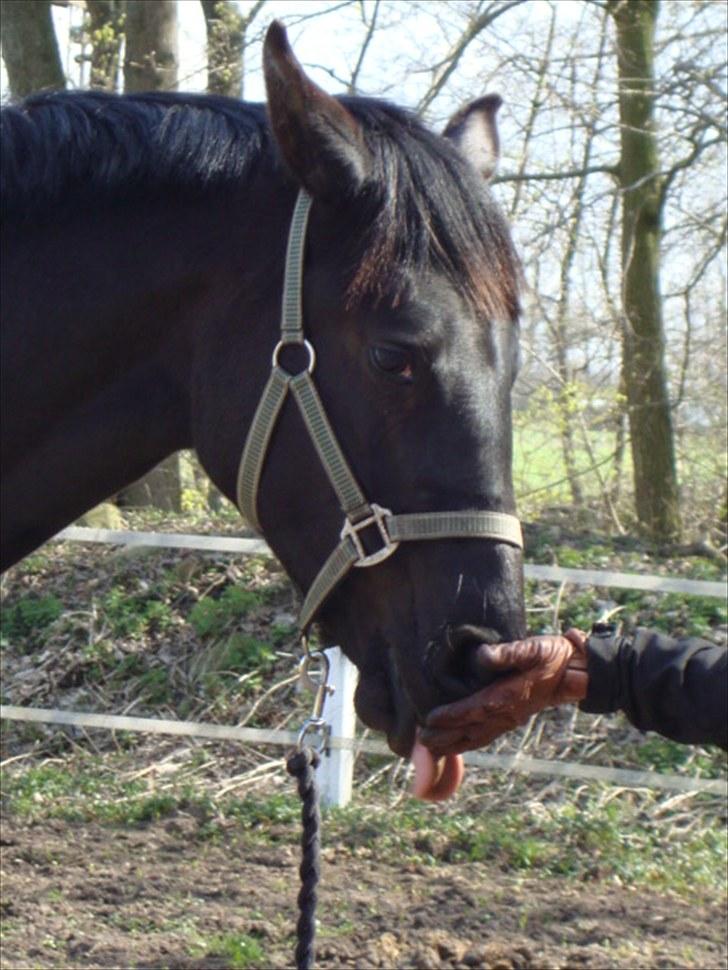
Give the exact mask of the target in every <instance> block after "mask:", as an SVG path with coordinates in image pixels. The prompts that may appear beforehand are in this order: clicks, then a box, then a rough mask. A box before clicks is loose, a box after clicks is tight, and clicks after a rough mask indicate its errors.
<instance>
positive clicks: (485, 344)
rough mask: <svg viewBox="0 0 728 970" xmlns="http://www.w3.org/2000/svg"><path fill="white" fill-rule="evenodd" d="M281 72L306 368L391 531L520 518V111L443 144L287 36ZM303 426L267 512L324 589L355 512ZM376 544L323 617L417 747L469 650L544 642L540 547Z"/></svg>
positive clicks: (274, 532) (470, 113)
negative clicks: (498, 173)
mask: <svg viewBox="0 0 728 970" xmlns="http://www.w3.org/2000/svg"><path fill="white" fill-rule="evenodd" d="M264 67H265V77H266V84H267V92H268V115H269V123H270V129H271V131H272V134H273V138H274V142H275V147H276V151H277V155H278V163H279V177H280V179H281V180H282V184H283V188H284V191H287V192H288V193H289V196H288V197H290V198H291V199H293V198H295V193H296V192H299V191H300V190H303V191H304V192H305V193H306V194H307V196H308V197H310V199H311V200H312V202H311V209H310V216H309V222H308V228H307V230H306V238H305V261H303V270H302V297H301V302H302V306H301V311H302V327H303V333H304V334H305V338H306V340H307V341H309V342H310V347H309V348H308V349H306V351H305V352H303V350H302V348H303V346H304V345H303V343H302V341H301V348H300V349H301V351H302V353H301V354H299V357H301V358H302V359H301V360H299V361H298V362H295V361H291V362H290V363H286V365H285V366H286V367H290V372H291V373H294V372H295V371H296V370H297V369H298V370H301V371H302V372H303V370H306V369H309V370H312V371H313V372H312V375H311V381H312V382H314V383H315V389H316V390H315V393H316V394H317V395H318V397H319V398H320V402H321V407H320V411H321V413H323V414H325V416H326V419H327V420H328V422H329V424H330V427H331V429H332V430H333V436H334V437H335V439H336V442H337V443H338V445H339V446H340V448H341V451H342V453H343V455H345V461H346V463H347V464H348V468H349V469H350V471H351V476H352V478H353V479H354V480H355V482H356V483H357V484H358V486H359V487H360V490H361V493H362V494H363V495H364V496H366V500H367V501H368V502H370V503H376V504H375V505H374V504H373V505H372V506H371V507H372V508H378V507H382V508H385V509H387V510H390V511H391V513H392V516H393V519H392V521H394V520H395V519H396V518H397V516H401V517H402V518H404V517H406V516H414V517H418V516H419V517H421V516H420V514H423V515H424V514H429V513H445V512H447V513H454V514H456V516H457V515H459V516H460V517H461V518H463V519H464V520H468V516H469V515H472V516H477V515H479V514H481V513H484V512H491V513H499V514H501V515H502V516H503V518H510V517H511V516H512V514H513V511H514V497H513V487H512V481H511V417H510V392H511V385H512V382H513V380H514V377H515V374H516V369H517V356H518V354H517V341H518V313H519V305H518V288H519V282H520V270H519V263H518V259H517V257H516V255H515V252H514V249H513V246H512V243H511V240H510V236H509V233H508V229H507V227H506V224H505V222H504V220H503V218H502V216H501V215H500V212H499V211H498V209H497V207H496V205H495V204H494V202H493V199H492V197H491V195H490V191H489V189H488V186H487V178H488V176H489V175H490V174H491V173H492V171H493V168H494V165H495V159H496V157H497V132H496V127H495V113H496V111H497V109H498V107H499V105H500V99H499V98H497V97H495V96H490V97H487V98H482V99H480V100H479V101H475V102H473V103H472V104H470V105H468V106H466V107H465V108H464V109H463V110H462V111H460V112H459V113H458V114H457V115H456V116H455V117H454V118H453V119H452V121H451V122H450V123H449V124H448V126H447V128H446V129H445V132H444V135H443V136H438V135H435V134H433V133H431V132H429V131H428V130H427V129H425V128H424V127H423V126H422V125H421V124H420V123H419V121H417V120H416V119H415V118H414V117H412V116H411V115H409V114H407V113H406V112H403V111H402V110H401V109H396V108H393V107H392V106H390V105H387V104H386V103H383V102H378V101H374V100H371V99H364V98H348V97H347V98H334V97H331V96H329V95H328V94H326V93H325V92H324V91H322V90H321V89H319V88H318V87H317V86H316V85H315V84H313V82H312V81H311V80H310V79H309V78H308V77H307V76H306V74H305V73H304V71H303V69H302V67H301V65H300V64H299V63H298V61H297V60H296V58H295V56H294V55H293V52H292V51H291V49H290V47H289V45H288V41H287V38H286V35H285V31H284V30H283V28H282V27H280V26H279V25H278V24H273V26H272V27H271V28H270V30H269V33H268V36H267V39H266V44H265V49H264ZM271 339H272V338H271ZM284 344H285V341H284ZM272 347H273V344H272V345H271V349H272ZM282 349H283V350H284V351H285V350H286V349H291V348H286V347H285V346H283V348H282ZM292 349H293V350H294V351H295V350H296V348H292ZM314 350H315V370H313V364H314ZM292 356H293V357H295V356H296V354H295V353H294V354H293V355H292ZM279 364H280V361H278V357H277V355H276V359H275V365H276V367H277V366H278V365H279ZM276 367H274V370H275V369H276ZM261 379H262V377H261ZM261 390H262V388H261V387H260V386H259V387H258V388H257V390H256V395H257V396H259V395H260V393H261ZM266 393H268V392H267V391H266ZM311 393H312V394H313V393H314V392H313V391H312V392H311ZM277 406H278V405H275V407H277ZM264 410H265V408H264ZM302 413H303V412H301V413H299V411H298V410H297V409H296V408H295V407H293V406H290V405H282V406H281V411H280V416H279V417H276V418H275V419H273V420H272V423H269V424H268V425H267V426H266V428H265V430H264V431H263V432H261V434H260V437H263V438H266V441H265V445H264V446H261V448H259V449H258V450H259V451H260V454H259V455H258V458H257V459H254V460H252V466H251V467H252V472H251V475H252V477H253V478H256V476H257V479H256V485H255V489H254V492H255V495H254V509H255V518H256V519H257V522H258V523H259V525H260V528H261V531H262V532H263V534H264V535H265V537H266V538H267V540H268V542H269V543H270V545H271V546H272V548H273V549H274V551H275V552H276V554H277V555H278V557H279V558H280V560H281V562H282V563H283V565H284V566H285V568H286V569H287V571H288V573H289V575H290V576H291V578H292V579H293V580H294V581H295V582H296V583H297V584H298V586H299V587H300V589H301V590H303V591H304V592H305V591H307V590H309V589H310V588H311V586H312V584H313V583H314V582H316V581H317V577H318V576H319V574H320V572H321V569H322V565H323V564H324V563H325V562H326V561H327V557H329V556H330V554H331V552H332V550H334V549H335V548H336V547H337V545H339V544H340V543H341V542H342V510H341V502H340V496H337V494H336V493H335V490H334V489H333V488H332V487H331V481H330V479H331V474H329V475H328V476H327V474H326V471H325V469H324V468H323V467H322V460H321V457H320V455H319V454H317V447H318V446H317V445H316V442H315V441H312V432H311V429H310V427H308V426H307V424H306V422H305V420H302V417H301V414H302ZM276 414H277V412H276ZM322 420H323V419H322ZM317 421H318V418H317V417H316V415H314V418H313V419H312V421H309V424H310V423H314V424H315V423H316V422H317ZM254 437H255V436H254ZM241 444H242V443H241ZM255 447H256V446H255V445H254V448H255ZM322 447H323V450H324V451H325V450H326V444H324V445H323V446H322ZM247 448H248V446H246V449H247ZM246 462H247V463H250V461H249V456H248V457H247V458H246V457H244V459H243V477H245V474H246V472H245V467H246ZM223 484H225V483H223ZM230 490H231V489H230V485H229V483H228V484H227V487H226V491H228V493H229V492H230ZM367 508H369V506H367ZM496 517H497V516H496ZM355 531H356V540H357V541H358V543H360V544H361V548H360V553H361V558H363V559H366V560H369V559H371V560H372V562H371V563H370V562H369V561H367V562H365V563H362V562H358V563H356V564H355V565H371V568H353V569H351V570H350V571H347V572H346V575H345V578H342V580H341V581H340V582H338V583H337V584H335V587H334V588H332V589H331V590H327V591H326V595H325V596H323V597H322V599H321V601H320V602H318V601H317V602H316V603H315V604H314V610H313V612H314V614H315V615H314V617H313V618H315V620H316V621H317V623H318V624H319V628H320V631H321V633H322V637H323V639H324V641H325V642H326V643H336V644H339V645H341V647H342V649H343V650H344V651H345V653H346V654H347V655H348V656H349V657H350V658H351V659H352V660H353V661H354V662H355V663H356V665H357V667H358V668H359V671H360V682H359V687H358V690H357V694H356V706H357V711H358V713H359V715H360V717H361V718H362V720H363V721H364V722H365V723H366V724H367V725H369V726H371V727H373V728H375V729H378V730H382V731H384V732H385V733H386V734H387V737H388V740H389V744H390V746H391V748H392V749H393V750H394V751H395V752H397V753H399V754H401V755H405V756H406V755H408V754H409V753H410V751H411V749H412V745H413V742H414V738H415V730H416V725H417V723H418V722H421V721H422V720H423V719H424V717H425V716H426V714H427V713H428V711H429V710H431V709H432V707H433V706H435V705H437V704H439V703H443V702H445V701H448V700H452V699H455V698H457V697H461V696H464V695H466V694H468V693H470V692H472V690H474V689H475V687H476V686H478V684H477V681H476V680H474V676H473V674H472V672H471V669H470V667H469V663H468V660H469V655H470V653H471V650H470V648H471V647H473V646H474V645H475V644H477V643H480V642H483V640H489V641H499V640H512V639H516V638H518V637H520V636H522V635H523V633H524V628H525V624H524V611H523V588H522V587H523V583H522V560H521V550H520V548H518V546H517V543H513V542H508V541H502V539H501V538H499V537H497V536H496V537H491V538H478V537H475V538H469V537H467V530H461V531H458V530H457V529H456V530H454V534H450V535H448V536H443V537H440V538H436V539H432V540H428V541H418V542H402V543H401V544H398V543H396V542H394V541H390V538H391V537H389V536H388V535H387V526H386V524H385V525H382V523H381V522H380V521H378V520H372V519H371V517H370V518H368V519H366V521H365V522H364V527H362V528H361V530H360V531H359V529H358V528H357V530H355ZM382 553H384V554H382ZM380 560H381V561H380Z"/></svg>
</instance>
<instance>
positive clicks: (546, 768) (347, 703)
mask: <svg viewBox="0 0 728 970" xmlns="http://www.w3.org/2000/svg"><path fill="white" fill-rule="evenodd" d="M55 540H59V541H72V542H93V543H104V544H112V545H124V546H137V547H141V546H146V547H154V548H163V549H197V550H200V551H203V552H222V553H238V554H242V555H272V552H271V550H270V549H269V547H268V546H267V545H266V543H265V542H264V541H263V540H261V539H255V538H244V537H241V538H238V537H224V536H201V535H178V534H175V533H158V532H131V531H125V530H115V529H87V528H81V527H78V526H72V527H70V528H68V529H64V530H63V531H62V532H59V533H58V535H57V536H55V537H54V541H55ZM525 573H526V576H527V577H528V578H533V579H541V580H550V581H554V582H561V583H574V584H580V585H593V586H599V587H617V588H628V589H642V590H647V591H652V592H660V593H686V594H689V595H694V596H709V597H717V598H720V599H724V598H725V596H726V585H725V584H724V583H719V582H707V581H697V580H687V579H682V578H679V577H669V576H646V575H641V574H637V573H619V572H602V571H598V570H591V569H566V568H563V567H560V566H541V565H533V564H530V563H528V564H526V566H525ZM329 653H330V659H331V684H332V686H334V687H335V694H334V695H333V697H332V698H329V700H328V701H327V705H326V710H325V712H324V713H325V715H326V718H327V721H328V723H329V725H330V727H331V737H330V738H329V744H328V751H327V756H326V757H325V758H323V759H322V765H321V768H320V769H319V772H320V775H321V779H320V780H321V788H322V796H323V799H324V801H325V802H326V803H328V804H331V805H338V806H342V805H346V804H347V803H348V802H349V800H350V798H351V785H352V775H353V764H354V755H355V753H356V752H358V751H361V752H367V753H373V754H385V755H388V754H391V752H390V751H389V749H388V748H387V746H386V745H385V744H384V743H383V742H381V741H369V740H359V741H357V739H356V737H355V716H354V706H353V697H354V689H355V687H356V679H357V673H356V668H355V667H354V665H353V664H351V663H350V662H349V661H348V660H347V659H346V658H345V657H344V655H343V654H342V653H341V651H340V650H339V649H338V648H333V649H332V650H331V651H330V652H329ZM0 718H5V719H7V720H12V721H32V722H36V723H45V724H57V725H72V726H76V727H80V728H102V729H106V730H115V731H139V732H143V733H147V734H167V735H178V736H186V737H200V738H207V739H210V740H218V741H222V740H229V741H238V742H241V743H248V744H271V745H284V746H290V745H292V744H294V743H295V742H296V739H297V734H296V732H293V731H269V730H263V729H259V728H247V727H235V726H232V725H222V724H210V723H199V722H192V721H168V720H160V719H157V718H140V717H124V716H120V715H110V714H90V713H88V714H87V713H82V712H79V711H64V710H51V709H44V708H33V707H15V706H13V705H1V706H0ZM465 762H466V764H469V765H475V766H478V767H483V768H489V769H491V770H493V769H495V770H506V771H521V772H527V773H529V774H543V775H551V776H560V777H568V778H582V779H585V780H591V781H603V782H609V783H612V784H617V785H622V786H625V787H630V788H659V789H665V790H668V791H696V792H710V793H713V794H719V795H722V796H723V797H725V796H726V795H728V783H726V782H725V781H723V780H721V779H704V778H693V777H688V776H683V775H666V774H661V773H658V772H653V771H634V770H631V769H625V768H608V767H602V766H600V765H585V764H578V763H574V762H563V761H546V760H542V759H539V758H530V757H526V756H522V755H497V754H488V753H486V752H477V753H471V754H467V755H466V756H465Z"/></svg>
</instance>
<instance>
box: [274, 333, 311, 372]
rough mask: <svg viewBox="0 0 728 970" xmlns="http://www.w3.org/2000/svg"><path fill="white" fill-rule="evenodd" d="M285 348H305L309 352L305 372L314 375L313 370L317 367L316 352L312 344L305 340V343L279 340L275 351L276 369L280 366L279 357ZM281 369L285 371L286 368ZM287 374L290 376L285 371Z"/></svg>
mask: <svg viewBox="0 0 728 970" xmlns="http://www.w3.org/2000/svg"><path fill="white" fill-rule="evenodd" d="M284 347H305V348H306V350H307V351H308V364H307V365H306V367H305V370H306V371H307V372H308V373H309V374H311V373H313V369H314V367H315V366H316V351H315V350H314V349H313V346H312V344H311V343H309V341H308V340H303V341H293V340H279V341H278V343H277V344H276V347H275V350H274V351H273V366H274V367H278V366H279V364H278V355H279V354H280V352H281V351H282V350H283V348H284ZM280 369H281V370H284V368H282V367H281V368H280ZM285 373H286V374H288V371H285ZM299 373H303V371H299ZM288 376H289V377H294V376H295V375H293V374H288Z"/></svg>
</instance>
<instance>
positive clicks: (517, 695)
mask: <svg viewBox="0 0 728 970" xmlns="http://www.w3.org/2000/svg"><path fill="white" fill-rule="evenodd" d="M586 640H587V636H586V634H585V633H582V632H581V631H580V630H569V631H568V632H567V633H566V634H565V635H564V636H540V637H529V638H528V639H527V640H516V641H515V642H514V643H498V644H495V645H491V644H486V643H484V644H481V645H480V646H479V647H478V650H477V655H476V658H475V666H476V668H480V669H482V670H484V671H485V670H487V671H489V672H492V673H498V674H499V675H501V676H499V677H498V679H497V680H496V681H494V682H493V683H492V684H490V685H489V686H488V687H484V688H483V689H482V690H479V691H478V692H477V693H475V694H472V695H471V696H470V697H465V698H463V700H460V701H455V703H453V704H448V705H446V706H444V707H437V708H435V710H433V711H431V712H430V714H429V716H428V718H427V722H426V726H425V728H424V729H423V730H422V732H421V734H420V740H421V741H422V743H423V744H425V745H426V746H427V747H428V748H429V749H430V750H431V751H432V752H433V754H435V755H442V754H455V753H458V752H462V751H471V750H472V749H474V748H482V747H483V746H484V745H486V744H490V743H491V741H494V740H495V739H496V738H497V737H499V736H500V735H501V734H505V733H506V731H511V730H513V728H515V727H518V726H519V725H520V724H524V723H525V722H526V721H527V720H528V719H529V717H531V715H532V714H536V713H538V712H539V711H541V710H543V709H544V708H545V707H555V706H557V705H558V704H566V703H569V702H573V701H579V700H581V699H582V698H583V697H585V696H586V689H587V665H586Z"/></svg>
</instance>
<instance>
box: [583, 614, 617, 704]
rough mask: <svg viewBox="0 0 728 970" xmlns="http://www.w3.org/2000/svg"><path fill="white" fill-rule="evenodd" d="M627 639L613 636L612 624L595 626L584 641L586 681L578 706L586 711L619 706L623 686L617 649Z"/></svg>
mask: <svg viewBox="0 0 728 970" xmlns="http://www.w3.org/2000/svg"><path fill="white" fill-rule="evenodd" d="M627 643H628V641H627V640H626V639H625V638H624V637H621V636H617V635H616V634H615V632H614V628H613V627H612V626H609V627H602V628H600V627H599V626H595V627H594V629H593V630H592V632H591V633H590V634H589V637H588V639H587V641H586V657H587V674H588V684H587V692H586V697H585V698H584V699H583V700H582V701H580V702H579V709H580V710H582V711H586V712H588V713H589V714H609V713H612V712H613V711H617V710H619V709H620V707H621V706H622V705H621V701H622V690H623V686H622V683H621V680H622V678H621V665H620V664H619V663H618V662H617V658H618V656H619V653H620V650H621V649H622V646H623V645H624V644H627Z"/></svg>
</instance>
